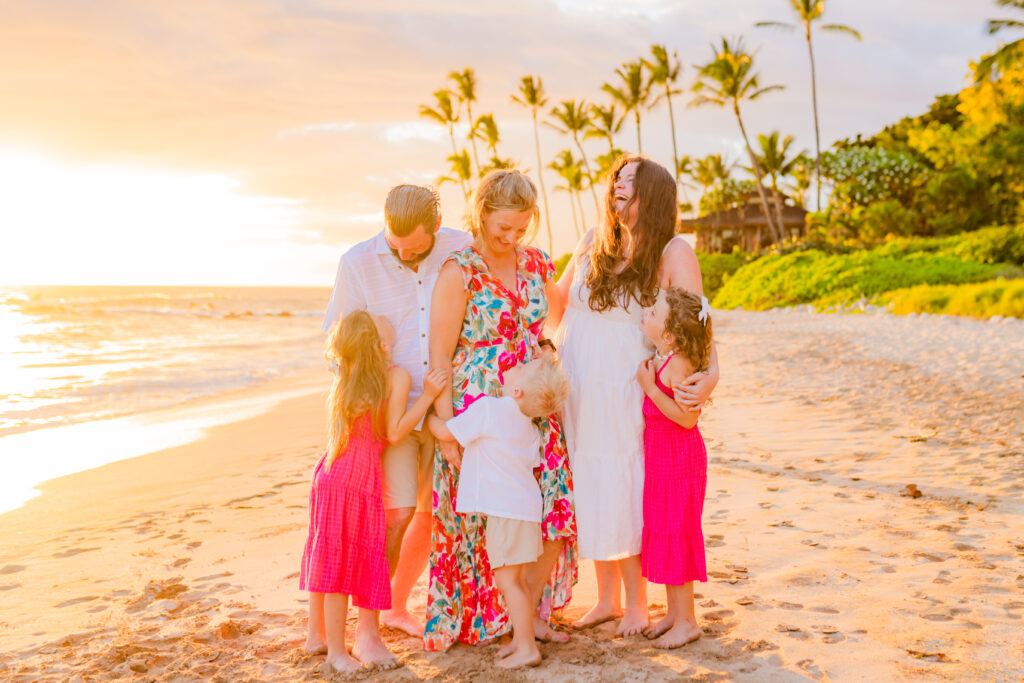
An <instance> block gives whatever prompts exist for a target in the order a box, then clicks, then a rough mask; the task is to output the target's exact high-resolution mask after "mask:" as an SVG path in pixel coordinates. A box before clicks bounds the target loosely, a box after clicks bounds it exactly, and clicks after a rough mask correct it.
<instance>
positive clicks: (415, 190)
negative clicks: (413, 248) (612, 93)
mask: <svg viewBox="0 0 1024 683" xmlns="http://www.w3.org/2000/svg"><path fill="white" fill-rule="evenodd" d="M440 206H441V200H440V198H439V197H438V194H437V190H435V189H434V188H432V187H423V186H420V185H397V186H395V187H393V188H391V191H390V192H388V198H387V199H386V200H384V220H385V221H387V224H388V230H390V231H391V234H392V235H394V236H395V237H408V236H409V235H411V234H412V233H413V231H415V230H416V228H417V227H418V226H420V225H422V226H423V228H424V229H425V230H426V231H427V233H428V234H429V233H432V232H434V226H436V225H437V215H438V211H439V210H440Z"/></svg>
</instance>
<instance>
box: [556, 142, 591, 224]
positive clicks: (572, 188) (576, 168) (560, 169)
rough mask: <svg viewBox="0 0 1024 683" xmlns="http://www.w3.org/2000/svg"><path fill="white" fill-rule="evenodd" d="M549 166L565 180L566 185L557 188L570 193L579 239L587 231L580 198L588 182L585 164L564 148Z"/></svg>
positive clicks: (573, 218)
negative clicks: (574, 201) (577, 207)
mask: <svg viewBox="0 0 1024 683" xmlns="http://www.w3.org/2000/svg"><path fill="white" fill-rule="evenodd" d="M548 168H550V169H552V170H553V171H555V172H556V173H558V175H560V176H561V177H562V179H563V180H564V181H565V185H558V186H556V187H555V189H556V190H561V191H564V192H568V193H569V205H570V206H571V207H572V225H573V228H574V229H575V230H576V238H577V239H579V237H580V236H581V235H582V234H583V232H584V231H586V220H587V219H586V215H585V214H584V213H583V201H582V200H581V199H580V195H581V194H582V193H583V185H584V183H585V182H586V174H585V173H584V172H583V166H582V164H580V162H579V161H578V160H576V159H574V158H573V156H572V150H570V149H563V150H562V151H561V152H559V153H558V156H556V157H555V160H554V161H552V162H551V163H550V164H548ZM574 197H575V199H576V204H578V205H579V224H577V217H576V206H575V205H573V202H572V200H573V198H574ZM580 226H582V228H581V227H580Z"/></svg>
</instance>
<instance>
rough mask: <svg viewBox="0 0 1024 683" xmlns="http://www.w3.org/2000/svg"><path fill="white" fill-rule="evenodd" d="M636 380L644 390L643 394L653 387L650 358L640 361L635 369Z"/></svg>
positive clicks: (652, 371)
mask: <svg viewBox="0 0 1024 683" xmlns="http://www.w3.org/2000/svg"><path fill="white" fill-rule="evenodd" d="M636 381H637V382H639V383H640V388H642V389H643V390H644V393H645V394H646V393H650V392H651V390H652V389H654V386H655V385H654V366H653V365H652V364H651V361H650V360H645V361H643V362H642V363H640V367H639V368H637V371H636Z"/></svg>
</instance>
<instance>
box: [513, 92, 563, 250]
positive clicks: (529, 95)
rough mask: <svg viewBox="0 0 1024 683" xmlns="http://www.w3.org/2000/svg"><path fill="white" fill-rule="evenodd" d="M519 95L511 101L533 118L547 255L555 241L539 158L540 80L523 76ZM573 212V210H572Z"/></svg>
mask: <svg viewBox="0 0 1024 683" xmlns="http://www.w3.org/2000/svg"><path fill="white" fill-rule="evenodd" d="M519 93H520V94H519V95H518V96H517V95H512V101H513V102H515V103H517V104H520V105H522V106H524V107H527V108H528V109H529V110H530V114H531V115H532V116H533V143H534V146H535V147H536V148H537V179H538V180H539V181H540V192H541V194H542V195H543V196H544V222H545V224H547V227H548V253H549V254H551V253H554V249H555V240H554V236H553V235H552V233H551V214H550V212H549V211H548V191H547V189H546V188H545V187H544V162H543V161H542V159H541V156H540V129H539V128H538V127H537V110H539V109H540V108H541V107H543V106H544V105H546V104H547V103H548V98H547V97H546V96H545V95H544V84H543V83H542V82H541V80H540V78H538V79H536V80H534V78H533V76H523V78H522V79H521V81H520V83H519ZM574 210H575V209H574Z"/></svg>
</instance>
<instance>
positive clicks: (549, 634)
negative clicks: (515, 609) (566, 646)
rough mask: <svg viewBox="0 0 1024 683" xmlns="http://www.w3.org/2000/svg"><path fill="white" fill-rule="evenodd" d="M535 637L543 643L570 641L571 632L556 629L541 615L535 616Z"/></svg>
mask: <svg viewBox="0 0 1024 683" xmlns="http://www.w3.org/2000/svg"><path fill="white" fill-rule="evenodd" d="M533 637H534V638H536V639H537V640H539V641H540V642H542V643H568V642H569V634H568V633H562V632H560V631H556V630H555V629H553V628H551V624H549V623H547V622H546V621H543V620H542V619H541V618H540V617H534V618H533Z"/></svg>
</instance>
